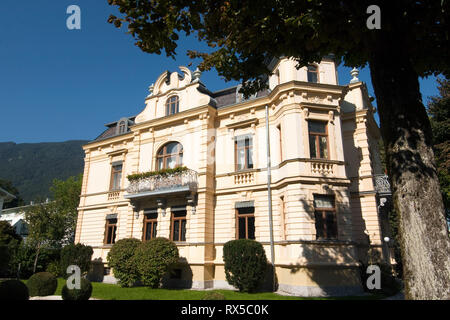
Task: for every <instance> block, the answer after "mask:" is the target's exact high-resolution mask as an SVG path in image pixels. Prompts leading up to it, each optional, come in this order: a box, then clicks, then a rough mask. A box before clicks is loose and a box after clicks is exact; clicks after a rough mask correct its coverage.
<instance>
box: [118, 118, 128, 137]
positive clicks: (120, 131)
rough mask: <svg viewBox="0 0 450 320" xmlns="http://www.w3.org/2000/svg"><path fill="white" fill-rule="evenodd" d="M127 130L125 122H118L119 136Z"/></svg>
mask: <svg viewBox="0 0 450 320" xmlns="http://www.w3.org/2000/svg"><path fill="white" fill-rule="evenodd" d="M126 130H127V126H126V124H125V121H120V123H119V134H122V133H125V132H126Z"/></svg>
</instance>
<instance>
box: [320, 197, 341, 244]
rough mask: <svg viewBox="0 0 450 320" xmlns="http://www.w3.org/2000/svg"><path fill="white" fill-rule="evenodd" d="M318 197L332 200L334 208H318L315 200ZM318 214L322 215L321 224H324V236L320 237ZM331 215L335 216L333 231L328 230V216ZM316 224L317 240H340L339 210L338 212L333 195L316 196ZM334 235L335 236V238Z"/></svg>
mask: <svg viewBox="0 0 450 320" xmlns="http://www.w3.org/2000/svg"><path fill="white" fill-rule="evenodd" d="M316 197H327V198H330V199H331V200H332V202H333V207H332V208H331V207H330V208H326V207H316V204H315V200H316ZM318 214H320V215H321V222H322V235H321V236H319V233H318V228H317V225H318V219H317V216H318ZM329 214H332V216H333V229H332V230H328V223H327V216H328V215H329ZM314 222H315V224H314V225H315V228H316V240H337V239H338V238H339V233H338V230H339V228H338V220H337V210H336V198H335V197H334V196H331V195H319V194H318V195H315V196H314ZM333 234H334V236H333Z"/></svg>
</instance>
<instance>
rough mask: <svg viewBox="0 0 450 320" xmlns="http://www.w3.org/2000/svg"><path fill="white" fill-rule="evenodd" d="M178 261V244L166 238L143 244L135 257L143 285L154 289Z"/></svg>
mask: <svg viewBox="0 0 450 320" xmlns="http://www.w3.org/2000/svg"><path fill="white" fill-rule="evenodd" d="M178 259H179V253H178V248H177V246H176V244H175V243H174V242H172V241H170V240H169V239H166V238H154V239H152V240H150V241H147V242H143V243H141V244H140V245H139V247H138V248H137V249H136V252H135V255H134V261H135V263H136V266H137V270H138V272H139V274H140V278H141V281H142V283H143V284H144V285H147V286H151V287H153V288H157V287H159V285H160V282H161V278H162V276H163V275H164V274H165V273H166V272H167V270H168V269H169V267H170V266H171V265H173V264H176V263H177V262H178Z"/></svg>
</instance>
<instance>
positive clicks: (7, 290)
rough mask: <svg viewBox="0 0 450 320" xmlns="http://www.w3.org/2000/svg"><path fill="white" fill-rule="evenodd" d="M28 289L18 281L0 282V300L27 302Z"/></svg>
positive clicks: (28, 296)
mask: <svg viewBox="0 0 450 320" xmlns="http://www.w3.org/2000/svg"><path fill="white" fill-rule="evenodd" d="M29 298H30V295H29V294H28V288H27V286H26V285H25V283H23V282H22V281H20V280H5V281H1V282H0V300H28V299H29Z"/></svg>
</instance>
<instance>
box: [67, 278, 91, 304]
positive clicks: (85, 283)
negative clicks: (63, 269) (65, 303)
mask: <svg viewBox="0 0 450 320" xmlns="http://www.w3.org/2000/svg"><path fill="white" fill-rule="evenodd" d="M91 294H92V284H91V282H90V281H89V280H88V279H85V278H81V279H80V289H69V288H68V287H67V284H65V285H64V287H63V288H62V291H61V295H62V299H63V300H77V301H80V300H89V298H90V297H91Z"/></svg>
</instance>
